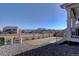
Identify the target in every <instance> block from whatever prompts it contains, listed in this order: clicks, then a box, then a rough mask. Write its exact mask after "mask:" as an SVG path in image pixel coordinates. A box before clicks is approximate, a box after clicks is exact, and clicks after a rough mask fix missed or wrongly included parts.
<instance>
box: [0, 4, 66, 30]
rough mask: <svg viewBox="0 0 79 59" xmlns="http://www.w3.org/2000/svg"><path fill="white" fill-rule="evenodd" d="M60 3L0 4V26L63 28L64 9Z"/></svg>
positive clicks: (64, 22) (64, 23) (64, 20)
mask: <svg viewBox="0 0 79 59" xmlns="http://www.w3.org/2000/svg"><path fill="white" fill-rule="evenodd" d="M60 5H61V4H54V3H51V4H50V3H49V4H48V3H43V4H41V3H37V4H34V3H33V4H32V3H26V4H0V28H2V27H4V26H18V27H19V28H21V29H36V28H47V29H65V28H66V27H67V26H66V19H67V15H66V10H64V9H62V8H61V7H60Z"/></svg>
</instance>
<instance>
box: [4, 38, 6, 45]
mask: <svg viewBox="0 0 79 59" xmlns="http://www.w3.org/2000/svg"><path fill="white" fill-rule="evenodd" d="M4 44H5V45H6V44H7V39H6V37H4Z"/></svg>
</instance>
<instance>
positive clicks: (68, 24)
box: [66, 9, 71, 40]
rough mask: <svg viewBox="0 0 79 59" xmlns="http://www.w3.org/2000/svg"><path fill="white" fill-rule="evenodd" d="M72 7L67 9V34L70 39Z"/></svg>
mask: <svg viewBox="0 0 79 59" xmlns="http://www.w3.org/2000/svg"><path fill="white" fill-rule="evenodd" d="M70 12H71V9H67V32H66V35H67V38H68V40H69V39H70V38H71V18H70V16H71V14H70Z"/></svg>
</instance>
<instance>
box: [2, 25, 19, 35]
mask: <svg viewBox="0 0 79 59" xmlns="http://www.w3.org/2000/svg"><path fill="white" fill-rule="evenodd" d="M17 32H18V27H17V26H6V27H4V28H3V33H5V34H6V33H7V34H16V33H17Z"/></svg>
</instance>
